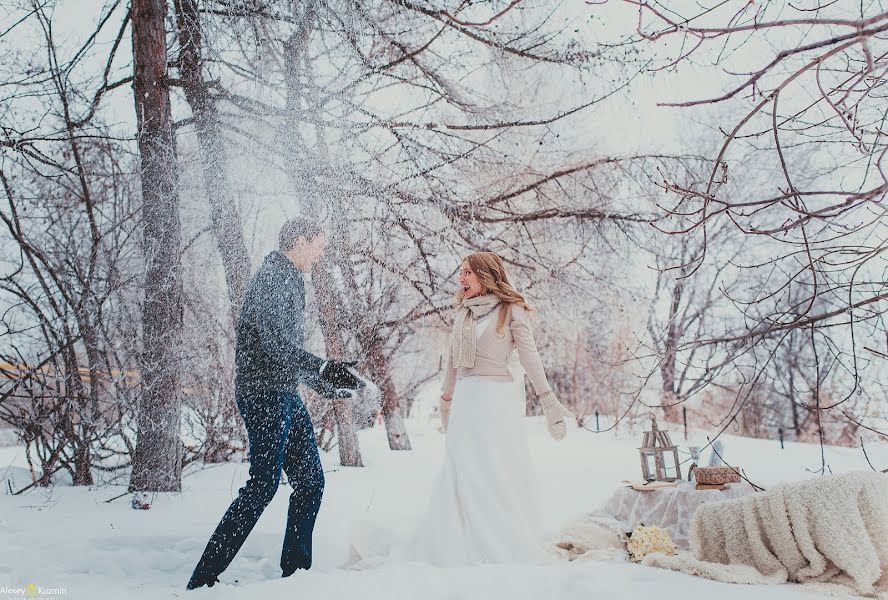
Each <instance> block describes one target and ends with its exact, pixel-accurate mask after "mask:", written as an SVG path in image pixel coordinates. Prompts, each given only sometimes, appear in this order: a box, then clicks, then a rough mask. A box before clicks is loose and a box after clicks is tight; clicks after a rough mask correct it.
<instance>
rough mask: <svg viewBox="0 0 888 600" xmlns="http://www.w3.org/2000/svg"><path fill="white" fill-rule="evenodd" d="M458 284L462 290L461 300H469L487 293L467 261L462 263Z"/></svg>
mask: <svg viewBox="0 0 888 600" xmlns="http://www.w3.org/2000/svg"><path fill="white" fill-rule="evenodd" d="M459 284H460V285H461V286H462V289H463V298H471V297H473V296H478V295H480V294H484V293H486V292H487V290H486V289H484V286H483V285H482V284H481V282H480V281H479V280H478V276H477V275H476V274H475V272H474V271H472V267H470V266H469V262H468V261H463V264H462V267H460V271H459Z"/></svg>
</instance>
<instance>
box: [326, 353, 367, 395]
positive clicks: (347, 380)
mask: <svg viewBox="0 0 888 600" xmlns="http://www.w3.org/2000/svg"><path fill="white" fill-rule="evenodd" d="M357 364H358V362H357V361H338V360H327V361H325V362H324V364H322V365H321V370H320V376H321V381H325V382H327V383H329V384H330V385H331V386H333V389H335V390H337V391H339V390H359V389H361V388H363V387H365V386H366V385H367V383H366V382H365V381H363V380H362V379H361V378H360V377H358V376H357V375H356V374H355V373H354V371H352V367H354V366H355V365H357Z"/></svg>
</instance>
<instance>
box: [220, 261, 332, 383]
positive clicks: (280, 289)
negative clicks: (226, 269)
mask: <svg viewBox="0 0 888 600" xmlns="http://www.w3.org/2000/svg"><path fill="white" fill-rule="evenodd" d="M304 311H305V283H304V281H303V278H302V272H301V271H299V269H297V268H296V266H295V265H293V263H292V262H290V260H289V259H288V258H287V257H286V256H284V255H283V254H281V253H280V252H278V251H275V252H272V253H271V254H269V255H268V256H266V257H265V260H264V261H263V263H262V266H261V267H259V270H258V271H257V272H256V274H255V275H254V276H253V279H252V281H251V282H250V287H249V289H247V293H246V294H245V296H244V304H243V308H242V309H241V314H240V320H239V321H238V327H237V344H236V348H235V366H236V369H237V371H236V389H237V393H238V395H244V394H247V395H249V394H253V393H267V392H272V393H274V392H291V393H295V392H297V391H298V390H297V388H298V386H299V384H300V383H303V384H305V385H307V386H309V387H311V388H312V389H314V390H316V391H318V392H319V393H321V394H323V395H325V396H329V395H330V394H331V393H332V387H331V386H330V385H329V384H328V383H326V382H324V381H322V380H321V378H320V375H319V373H318V371H319V370H320V368H321V365H322V364H323V362H324V359H322V358H320V357H318V356H315V355H314V354H312V353H311V352H306V351H305V349H304V347H303V346H304V345H305V315H304Z"/></svg>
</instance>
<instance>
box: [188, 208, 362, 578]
mask: <svg viewBox="0 0 888 600" xmlns="http://www.w3.org/2000/svg"><path fill="white" fill-rule="evenodd" d="M325 241H326V240H325V236H324V233H323V231H322V230H321V229H320V227H318V225H317V224H315V223H314V222H312V221H310V220H308V219H293V220H291V221H288V222H287V223H286V224H285V225H284V227H283V228H282V229H281V233H280V250H279V251H275V252H272V253H270V254H269V255H268V256H266V257H265V261H264V262H263V263H262V266H261V267H260V268H259V271H258V272H257V273H256V274H255V275H254V276H253V280H252V281H251V282H250V287H249V289H248V290H247V293H246V296H245V298H244V305H243V308H242V309H241V314H240V320H239V322H238V328H237V345H236V351H235V355H236V358H235V366H236V375H235V399H236V401H237V408H238V410H239V411H240V413H241V416H243V418H244V424H245V425H246V427H247V436H248V439H249V444H250V478H249V480H248V481H247V483H246V484H245V485H244V486H243V487H242V488H241V489H240V490H239V491H238V496H237V498H235V500H234V501H233V502H232V503H231V506H229V507H228V510H227V511H226V512H225V515H224V516H223V517H222V521H221V522H220V523H219V525H218V526H217V527H216V531H215V532H214V533H213V535H212V537H211V538H210V541H209V543H208V544H207V547H206V549H205V550H204V553H203V556H201V558H200V561H199V562H198V564H197V566H196V567H195V569H194V573H193V575H192V576H191V580H190V581H189V582H188V585H187V589H189V590H191V589H194V588H198V587H201V586H204V585H207V586H212V585H213V584H214V583H216V582H217V581H218V580H219V579H218V576H219V574H220V573H222V571H224V570H225V569H226V568H227V567H228V565H229V564H230V563H231V561H232V559H233V558H234V555H235V554H237V551H238V550H239V549H240V547H241V545H243V543H244V540H245V539H246V538H247V535H248V534H249V533H250V531H251V530H252V529H253V526H254V525H255V524H256V521H258V520H259V516H260V515H261V514H262V511H263V510H264V509H265V507H266V506H267V505H268V503H269V502H271V499H272V498H273V497H274V494H275V492H276V491H277V489H278V485H279V484H280V478H281V469H283V470H284V472H285V473H286V474H287V479H288V481H289V482H290V484H291V485H292V486H293V492H292V493H291V494H290V508H289V511H288V513H287V530H286V532H285V534H284V547H283V551H282V552H281V569H282V571H283V576H284V577H287V576H289V575H291V574H292V573H293V572H295V571H296V569H308V568H310V567H311V536H312V530H313V529H314V523H315V518H316V517H317V514H318V509H319V508H320V505H321V496H322V494H323V490H324V472H323V470H322V469H321V461H320V457H319V455H318V447H317V443H316V441H315V436H314V427H313V426H312V422H311V417H310V416H309V414H308V411H307V410H306V408H305V405H304V404H303V402H302V399H301V398H300V397H299V393H298V386H299V384H300V383H302V384H305V385H307V386H309V387H311V388H312V389H314V390H316V391H317V392H319V393H320V394H322V395H323V396H324V397H327V398H334V397H338V396H339V397H341V396H343V395H347V394H348V393H349V392H350V391H354V390H356V389H358V388H360V387H363V385H364V383H363V382H362V381H361V380H360V379H359V378H357V377H356V376H355V375H354V374H353V373H352V372H351V371H350V370H349V369H348V367H349V366H351V364H352V363H343V362H337V361H333V360H327V361H325V360H324V359H322V358H320V357H318V356H315V355H314V354H311V353H310V352H307V351H305V349H304V348H303V346H304V341H305V340H304V338H305V321H304V314H303V312H304V310H305V287H304V282H303V277H302V274H303V273H307V272H309V271H310V270H311V267H312V265H313V264H314V263H315V262H316V261H317V260H318V259H319V258H320V257H321V256H322V254H323V251H324V244H325Z"/></svg>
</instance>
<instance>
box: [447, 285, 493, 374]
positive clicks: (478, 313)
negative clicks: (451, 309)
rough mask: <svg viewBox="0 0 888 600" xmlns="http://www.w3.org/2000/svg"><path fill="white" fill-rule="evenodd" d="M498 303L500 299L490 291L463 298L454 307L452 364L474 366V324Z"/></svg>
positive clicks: (451, 338)
mask: <svg viewBox="0 0 888 600" xmlns="http://www.w3.org/2000/svg"><path fill="white" fill-rule="evenodd" d="M499 304H500V299H499V298H498V297H497V296H496V295H495V294H491V293H487V294H484V295H481V296H473V297H471V298H464V299H463V300H462V302H461V303H460V304H459V306H457V307H456V318H455V319H454V320H453V332H452V333H451V334H450V352H451V353H452V355H453V366H454V367H456V368H459V367H469V368H471V367H474V366H475V345H476V342H477V339H476V335H477V333H476V330H475V326H476V324H477V322H478V319H480V318H481V317H484V316H485V315H488V314H490V313H491V312H493V310H494V309H496V307H497V306H499Z"/></svg>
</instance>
